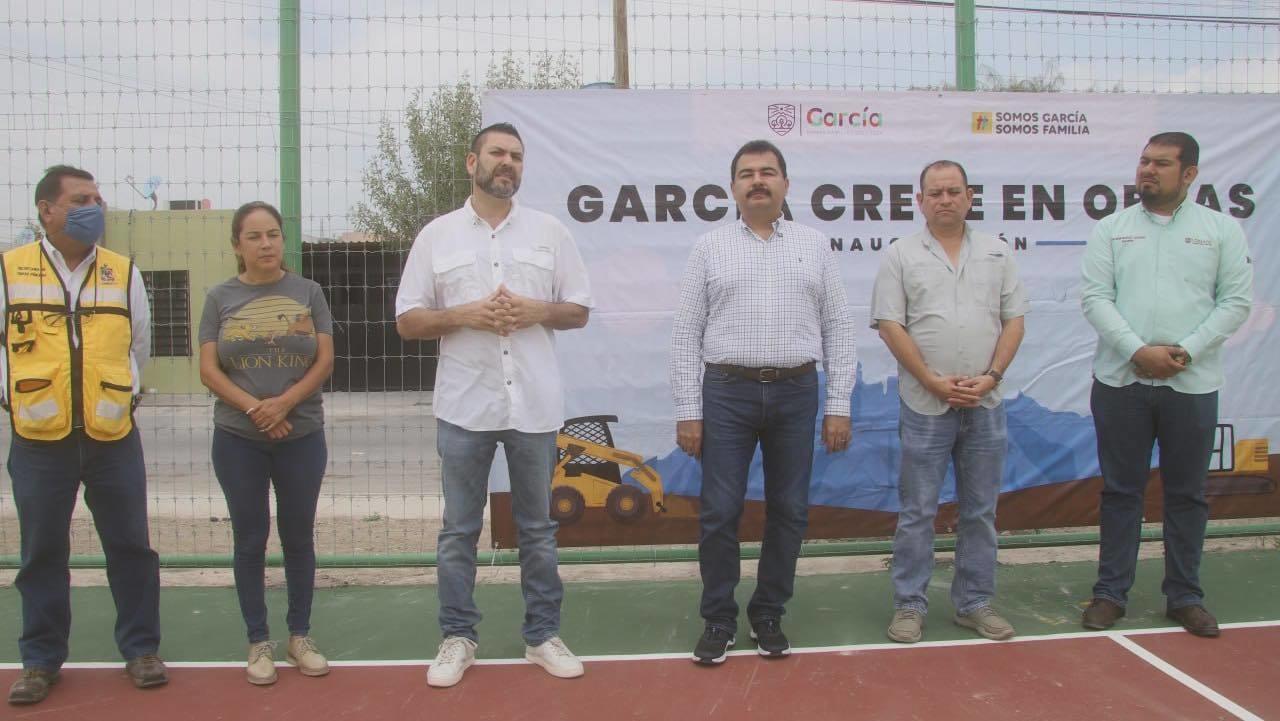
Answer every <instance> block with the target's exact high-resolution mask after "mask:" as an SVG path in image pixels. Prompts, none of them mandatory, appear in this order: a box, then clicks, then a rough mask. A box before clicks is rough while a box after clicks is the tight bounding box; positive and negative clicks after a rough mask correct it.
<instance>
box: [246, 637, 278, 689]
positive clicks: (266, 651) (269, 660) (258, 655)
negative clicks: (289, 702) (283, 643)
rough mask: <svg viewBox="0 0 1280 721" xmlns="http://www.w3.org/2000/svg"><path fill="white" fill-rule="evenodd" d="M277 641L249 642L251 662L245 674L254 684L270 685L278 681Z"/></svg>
mask: <svg viewBox="0 0 1280 721" xmlns="http://www.w3.org/2000/svg"><path fill="white" fill-rule="evenodd" d="M275 656H276V644H275V641H259V642H257V643H251V644H249V664H248V665H247V666H246V667H245V676H246V677H247V678H248V679H249V683H251V684H253V685H254V686H270V685H271V684H273V683H275V682H276V658H275Z"/></svg>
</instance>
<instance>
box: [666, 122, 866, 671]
mask: <svg viewBox="0 0 1280 721" xmlns="http://www.w3.org/2000/svg"><path fill="white" fill-rule="evenodd" d="M729 169H730V178H731V181H732V190H733V198H734V200H735V201H736V202H737V204H738V210H739V212H740V213H741V216H742V218H741V220H738V221H735V222H733V223H730V224H728V225H724V226H721V227H719V228H717V229H715V230H713V231H711V232H710V233H707V234H706V235H704V236H702V237H701V238H699V239H698V242H697V244H696V245H695V246H694V248H693V253H692V255H690V257H689V263H688V265H687V267H686V268H685V273H684V278H683V280H682V281H681V285H680V307H679V308H678V309H677V310H676V316H675V323H674V327H673V328H672V331H671V367H670V371H671V387H672V391H673V393H674V395H675V405H676V440H677V442H678V443H679V445H680V448H682V449H683V450H684V451H685V452H686V453H688V454H690V455H692V456H694V457H700V458H701V460H702V493H701V511H700V514H699V515H700V521H701V534H700V538H699V541H698V563H699V566H700V567H701V571H702V608H701V612H702V617H703V619H704V620H705V621H706V627H705V629H704V631H703V634H702V638H701V639H700V640H699V641H698V644H697V647H696V648H695V649H694V653H693V660H694V661H695V662H698V663H705V664H715V663H720V662H722V661H724V659H725V655H726V654H727V652H728V648H729V647H730V646H732V645H733V643H734V640H735V634H736V631H737V625H738V605H737V603H736V602H735V601H734V597H733V592H734V588H735V587H736V586H737V585H738V577H739V558H738V552H739V550H738V521H739V520H740V519H741V517H742V509H743V505H744V503H745V499H746V492H747V473H748V470H749V468H750V466H751V459H752V457H753V456H754V455H755V449H756V446H757V445H759V446H760V447H761V452H762V454H763V457H764V476H765V478H764V483H765V498H766V514H767V515H766V521H765V531H764V543H763V545H762V547H761V549H760V566H759V573H758V581H757V583H756V590H755V594H754V595H753V596H752V598H751V602H750V604H749V605H748V606H747V618H748V620H749V621H750V623H751V637H752V638H753V639H755V640H756V642H757V645H758V649H759V652H760V655H762V656H770V657H781V656H786V655H788V654H789V653H790V652H791V647H790V645H789V644H788V642H787V637H786V636H785V635H784V634H783V633H782V626H781V619H782V614H783V613H784V609H783V606H784V604H786V602H787V601H788V600H789V599H790V598H791V595H792V591H793V588H794V582H795V570H796V557H797V556H799V554H800V543H801V541H802V540H803V538H804V532H805V529H806V528H807V526H808V509H809V476H810V471H811V470H812V468H813V438H814V426H815V423H816V419H817V415H818V407H819V403H818V389H819V382H818V380H819V379H818V373H817V370H816V361H818V360H819V359H825V363H826V371H827V377H826V389H827V392H826V412H825V413H826V414H825V417H824V419H823V422H822V442H823V444H824V445H825V446H826V448H827V450H828V451H829V452H831V453H837V452H840V451H843V450H844V449H845V448H847V447H848V445H849V437H850V433H851V426H850V421H849V406H850V400H851V398H850V397H851V395H852V392H853V380H854V343H853V321H852V318H851V317H850V313H849V302H848V298H847V296H846V294H845V289H844V283H843V282H842V281H841V279H840V274H839V271H838V270H837V268H836V262H835V258H834V256H833V255H832V254H831V251H830V249H829V246H828V243H827V239H826V238H825V237H824V236H823V235H822V234H821V233H819V232H818V231H816V230H814V229H812V228H808V227H805V226H803V225H800V224H799V223H795V222H792V221H790V220H785V219H783V217H782V207H783V201H784V200H785V199H786V195H787V189H788V187H789V185H790V183H789V181H788V180H787V164H786V160H785V159H783V157H782V153H781V152H780V151H779V150H778V149H777V148H776V147H775V146H774V145H773V144H772V143H770V142H768V141H765V140H754V141H751V142H749V143H747V144H746V145H744V146H742V148H741V149H739V150H738V153H737V155H735V156H734V158H733V162H732V163H731V164H730V166H729Z"/></svg>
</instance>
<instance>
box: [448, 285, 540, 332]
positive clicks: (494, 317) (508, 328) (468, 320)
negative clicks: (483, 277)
mask: <svg viewBox="0 0 1280 721" xmlns="http://www.w3.org/2000/svg"><path fill="white" fill-rule="evenodd" d="M455 312H457V313H459V314H461V316H462V319H463V325H465V326H466V327H468V328H472V329H474V330H483V331H489V332H490V333H496V334H498V335H502V336H507V335H511V334H512V333H514V332H515V331H518V330H522V329H524V328H528V327H530V326H534V325H538V324H539V323H543V322H545V321H546V320H547V319H548V317H549V313H550V311H549V305H548V304H547V303H544V302H542V301H540V300H534V299H532V298H526V297H524V296H522V295H517V294H515V293H512V292H511V291H510V290H509V289H508V288H507V286H506V285H499V286H498V289H497V290H495V291H493V292H492V293H490V294H489V296H488V297H486V298H484V299H482V300H477V301H474V302H471V303H466V304H464V305H461V306H459V307H458V308H456V309H455Z"/></svg>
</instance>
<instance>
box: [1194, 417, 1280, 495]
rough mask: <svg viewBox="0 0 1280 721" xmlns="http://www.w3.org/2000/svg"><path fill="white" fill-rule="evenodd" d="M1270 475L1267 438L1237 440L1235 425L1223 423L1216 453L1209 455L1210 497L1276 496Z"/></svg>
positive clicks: (1217, 435) (1207, 487)
mask: <svg viewBox="0 0 1280 721" xmlns="http://www.w3.org/2000/svg"><path fill="white" fill-rule="evenodd" d="M1275 489H1276V482H1275V479H1273V478H1271V475H1270V448H1269V447H1268V444H1267V439H1266V438H1243V439H1241V440H1239V441H1237V440H1236V431H1235V426H1233V425H1231V424H1230V423H1219V424H1218V427H1217V429H1216V431H1215V436H1214V444H1213V453H1212V454H1211V455H1210V456H1209V480H1208V483H1206V484H1205V489H1204V493H1205V495H1206V496H1241V495H1254V494H1267V493H1273V492H1275Z"/></svg>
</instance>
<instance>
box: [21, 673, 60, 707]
mask: <svg viewBox="0 0 1280 721" xmlns="http://www.w3.org/2000/svg"><path fill="white" fill-rule="evenodd" d="M59 678H60V674H59V673H58V672H57V671H50V670H48V669H44V668H24V669H22V675H21V676H19V677H18V680H17V681H14V682H13V685H12V686H10V687H9V703H10V704H12V705H14V706H27V705H30V704H33V703H40V702H41V701H43V700H44V699H45V697H46V696H48V695H49V687H50V686H52V685H54V684H55V683H57V682H58V679H59Z"/></svg>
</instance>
